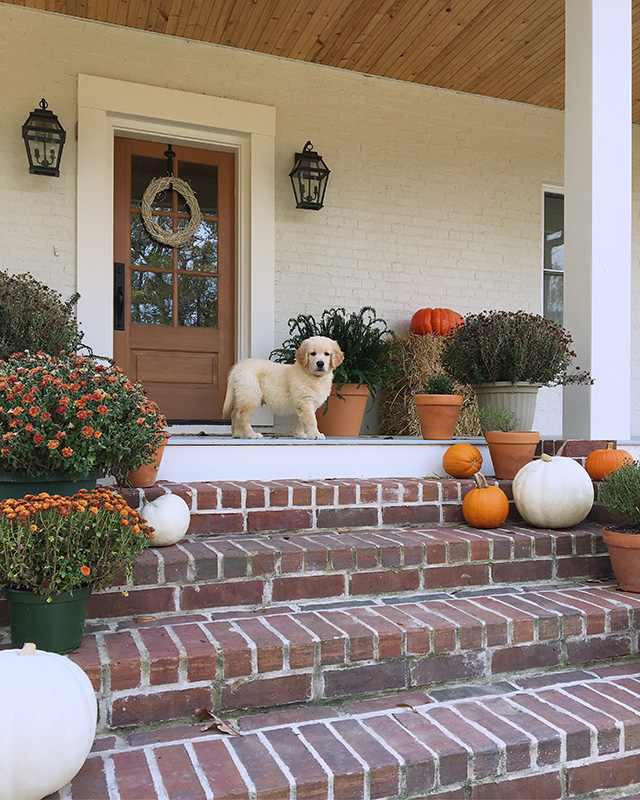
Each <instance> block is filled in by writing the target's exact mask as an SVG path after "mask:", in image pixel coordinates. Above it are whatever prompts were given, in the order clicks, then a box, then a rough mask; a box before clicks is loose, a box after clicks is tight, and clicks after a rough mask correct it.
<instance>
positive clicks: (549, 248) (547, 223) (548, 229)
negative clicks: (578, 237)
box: [544, 194, 564, 270]
mask: <svg viewBox="0 0 640 800" xmlns="http://www.w3.org/2000/svg"><path fill="white" fill-rule="evenodd" d="M544 268H545V269H558V270H562V269H564V197H563V196H562V195H561V194H545V196H544Z"/></svg>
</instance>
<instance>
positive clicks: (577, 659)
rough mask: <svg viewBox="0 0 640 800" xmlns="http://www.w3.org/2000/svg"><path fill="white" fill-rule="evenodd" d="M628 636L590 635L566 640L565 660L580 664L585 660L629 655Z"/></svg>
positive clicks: (629, 639)
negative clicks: (585, 637) (584, 637)
mask: <svg viewBox="0 0 640 800" xmlns="http://www.w3.org/2000/svg"><path fill="white" fill-rule="evenodd" d="M631 652H632V651H631V637H629V636H592V637H590V638H589V639H582V640H580V639H578V640H572V641H569V642H567V661H568V662H569V664H581V663H584V662H587V661H604V660H606V659H610V658H621V657H622V656H628V655H631Z"/></svg>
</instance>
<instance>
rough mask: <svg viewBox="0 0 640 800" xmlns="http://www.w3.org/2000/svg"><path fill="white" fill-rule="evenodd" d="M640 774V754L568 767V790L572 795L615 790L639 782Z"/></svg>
mask: <svg viewBox="0 0 640 800" xmlns="http://www.w3.org/2000/svg"><path fill="white" fill-rule="evenodd" d="M639 774H640V753H635V754H634V755H630V756H624V757H622V758H619V757H618V758H611V759H607V760H606V761H605V760H603V759H598V761H596V762H594V763H592V764H583V765H582V766H580V767H567V790H568V792H569V794H570V795H581V794H587V793H588V792H595V791H597V790H598V789H614V788H617V787H621V786H629V785H631V784H634V783H637V782H638V775H639Z"/></svg>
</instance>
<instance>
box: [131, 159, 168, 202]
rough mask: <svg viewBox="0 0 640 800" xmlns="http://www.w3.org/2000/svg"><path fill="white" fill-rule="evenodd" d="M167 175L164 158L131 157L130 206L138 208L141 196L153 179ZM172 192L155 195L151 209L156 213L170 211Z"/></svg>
mask: <svg viewBox="0 0 640 800" xmlns="http://www.w3.org/2000/svg"><path fill="white" fill-rule="evenodd" d="M166 174H167V159H166V158H149V156H131V205H132V206H136V207H137V208H140V204H141V203H142V195H143V194H144V193H145V191H146V189H147V186H148V185H149V183H150V181H151V180H153V178H164V177H165V176H166ZM172 195H173V190H169V191H167V192H161V193H160V194H157V195H156V198H155V200H154V201H153V203H152V206H151V207H152V208H153V209H155V210H157V211H171V210H172V208H173V197H172Z"/></svg>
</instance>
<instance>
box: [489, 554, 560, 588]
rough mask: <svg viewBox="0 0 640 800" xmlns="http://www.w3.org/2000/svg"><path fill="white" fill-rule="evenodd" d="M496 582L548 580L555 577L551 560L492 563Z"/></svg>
mask: <svg viewBox="0 0 640 800" xmlns="http://www.w3.org/2000/svg"><path fill="white" fill-rule="evenodd" d="M491 577H492V580H493V582H494V583H525V582H527V581H548V580H551V578H553V571H552V563H551V561H543V560H541V559H538V560H534V561H501V562H500V563H498V564H492V565H491Z"/></svg>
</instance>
